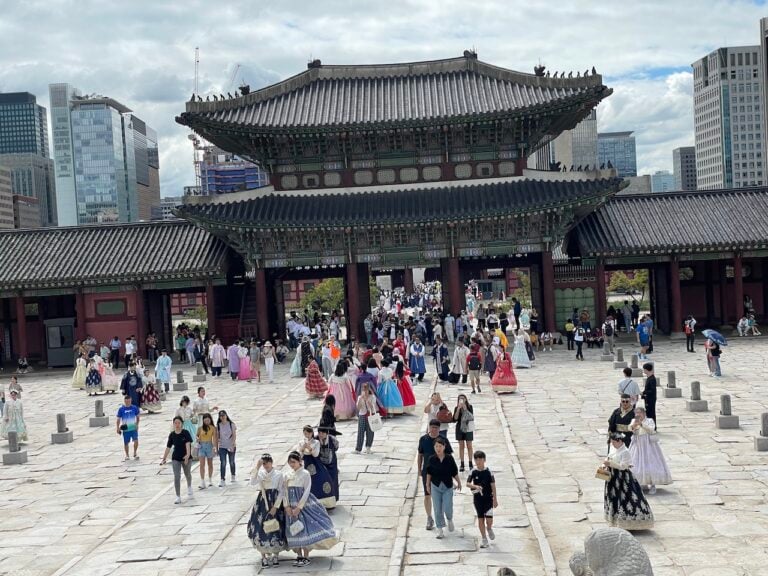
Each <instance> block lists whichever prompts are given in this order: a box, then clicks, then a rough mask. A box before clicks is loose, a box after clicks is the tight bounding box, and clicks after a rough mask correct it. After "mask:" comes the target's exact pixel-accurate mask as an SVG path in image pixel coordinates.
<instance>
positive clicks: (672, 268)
mask: <svg viewBox="0 0 768 576" xmlns="http://www.w3.org/2000/svg"><path fill="white" fill-rule="evenodd" d="M669 294H670V302H669V307H670V309H671V316H670V321H671V322H672V327H671V328H670V330H669V331H670V333H671V334H670V335H671V336H679V335H681V334H682V333H683V332H682V330H683V301H682V299H681V297H680V262H678V261H677V258H672V260H670V262H669Z"/></svg>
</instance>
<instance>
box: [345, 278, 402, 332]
mask: <svg viewBox="0 0 768 576" xmlns="http://www.w3.org/2000/svg"><path fill="white" fill-rule="evenodd" d="M344 272H345V274H346V277H345V281H346V284H347V341H349V339H350V338H354V339H355V341H356V342H359V341H360V340H361V338H360V324H361V322H362V318H360V282H359V281H358V277H357V264H355V263H350V264H347V265H346V266H344ZM407 272H408V269H407V268H406V275H407ZM406 290H407V288H406Z"/></svg>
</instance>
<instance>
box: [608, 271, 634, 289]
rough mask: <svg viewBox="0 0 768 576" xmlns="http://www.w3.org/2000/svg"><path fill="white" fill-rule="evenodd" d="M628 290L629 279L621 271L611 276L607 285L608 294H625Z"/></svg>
mask: <svg viewBox="0 0 768 576" xmlns="http://www.w3.org/2000/svg"><path fill="white" fill-rule="evenodd" d="M629 289H630V280H629V277H628V276H627V275H626V274H625V273H624V272H623V271H621V270H618V271H617V272H613V273H612V274H611V281H610V282H609V283H608V290H609V291H610V292H626V291H627V290H629Z"/></svg>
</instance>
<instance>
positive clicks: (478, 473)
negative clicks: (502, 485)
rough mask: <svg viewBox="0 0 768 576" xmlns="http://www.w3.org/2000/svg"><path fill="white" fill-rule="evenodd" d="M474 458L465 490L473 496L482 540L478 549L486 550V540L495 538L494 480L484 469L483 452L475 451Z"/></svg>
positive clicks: (488, 471)
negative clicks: (467, 489)
mask: <svg viewBox="0 0 768 576" xmlns="http://www.w3.org/2000/svg"><path fill="white" fill-rule="evenodd" d="M474 457H475V469H474V470H472V472H470V474H469V476H468V477H467V488H469V489H470V490H471V491H472V494H473V500H474V505H475V512H477V527H478V528H479V529H480V536H482V539H483V541H482V543H481V544H480V548H488V538H490V539H491V540H493V539H495V538H496V534H494V532H493V509H494V508H496V507H498V505H499V501H498V500H497V499H496V479H495V478H494V477H493V473H492V472H491V471H490V470H488V468H486V467H485V452H483V451H482V450H477V451H476V452H475V454H474Z"/></svg>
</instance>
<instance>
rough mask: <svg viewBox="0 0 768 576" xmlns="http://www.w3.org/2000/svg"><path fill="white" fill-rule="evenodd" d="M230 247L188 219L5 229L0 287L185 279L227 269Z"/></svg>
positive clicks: (0, 236)
mask: <svg viewBox="0 0 768 576" xmlns="http://www.w3.org/2000/svg"><path fill="white" fill-rule="evenodd" d="M226 251H227V247H226V246H225V245H224V243H223V242H221V241H220V240H218V239H216V238H214V237H213V236H211V235H210V234H209V233H208V232H206V231H205V230H202V229H200V228H198V227H197V226H195V225H193V224H190V223H188V222H183V221H180V222H151V223H143V222H142V223H136V224H105V225H88V226H80V227H63V228H42V229H34V230H10V231H4V232H0V289H2V290H21V289H40V288H54V287H59V286H67V287H76V286H98V285H110V284H111V285H114V284H131V283H137V282H156V281H182V280H186V279H202V278H209V277H215V276H219V275H221V274H222V268H223V266H224V264H225V257H226Z"/></svg>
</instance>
